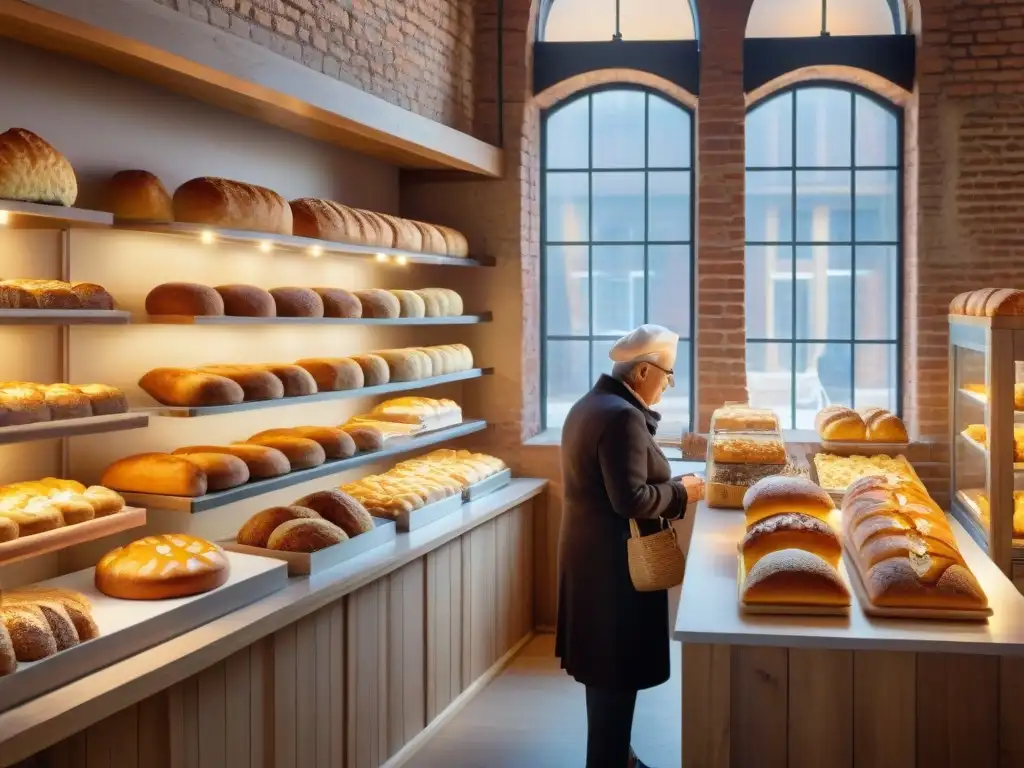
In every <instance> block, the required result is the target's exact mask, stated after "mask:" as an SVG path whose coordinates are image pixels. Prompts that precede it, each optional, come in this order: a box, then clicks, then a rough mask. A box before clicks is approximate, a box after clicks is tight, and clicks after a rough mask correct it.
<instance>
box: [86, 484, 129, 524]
mask: <svg viewBox="0 0 1024 768" xmlns="http://www.w3.org/2000/svg"><path fill="white" fill-rule="evenodd" d="M82 496H83V497H85V499H86V501H88V502H89V503H90V504H91V505H92V509H93V512H95V513H96V517H106V516H107V515H115V514H117V513H118V512H120V511H121V510H122V509H124V499H123V498H122V497H121V494H119V493H117V492H116V491H112V490H110V489H109V488H104V487H103V486H102V485H90V486H89V487H88V488H86V489H85V490H84V491H82Z"/></svg>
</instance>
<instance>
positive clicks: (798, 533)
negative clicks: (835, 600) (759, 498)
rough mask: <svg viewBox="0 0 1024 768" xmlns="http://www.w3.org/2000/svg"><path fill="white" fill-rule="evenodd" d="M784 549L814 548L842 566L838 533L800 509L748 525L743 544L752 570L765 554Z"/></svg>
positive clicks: (821, 555) (742, 548) (745, 561)
mask: <svg viewBox="0 0 1024 768" xmlns="http://www.w3.org/2000/svg"><path fill="white" fill-rule="evenodd" d="M781 549H802V550H805V551H807V552H811V553H812V554H815V555H817V556H818V557H820V558H821V559H822V560H824V561H825V562H826V563H828V564H829V565H831V566H832V567H833V568H838V567H839V559H840V557H841V556H842V554H843V548H842V545H841V544H840V543H839V537H838V536H837V535H836V532H835V531H834V530H832V527H831V526H830V525H829V524H828V523H826V522H824V521H823V520H821V519H819V518H817V517H812V516H811V515H805V514H803V513H800V512H783V513H781V514H778V515H772V516H771V517H766V518H763V519H761V520H759V521H758V522H756V523H754V524H753V525H751V526H750V527H749V528H748V529H747V533H746V535H745V536H744V537H743V541H742V542H741V544H740V551H741V552H742V553H743V565H744V568H745V569H746V570H747V571H748V572H749V571H750V569H751V568H753V567H754V564H755V563H757V561H758V560H760V559H761V558H762V557H764V556H765V555H767V554H769V553H771V552H776V551H778V550H781Z"/></svg>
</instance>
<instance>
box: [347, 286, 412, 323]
mask: <svg viewBox="0 0 1024 768" xmlns="http://www.w3.org/2000/svg"><path fill="white" fill-rule="evenodd" d="M354 293H355V296H356V298H357V299H359V302H360V303H361V304H362V306H363V315H362V316H363V317H372V318H376V319H394V318H396V317H400V316H401V313H402V303H401V302H400V301H399V300H398V297H396V296H395V295H394V294H392V293H390V292H388V291H384V290H381V289H380V288H369V289H367V290H364V291H355V292H354Z"/></svg>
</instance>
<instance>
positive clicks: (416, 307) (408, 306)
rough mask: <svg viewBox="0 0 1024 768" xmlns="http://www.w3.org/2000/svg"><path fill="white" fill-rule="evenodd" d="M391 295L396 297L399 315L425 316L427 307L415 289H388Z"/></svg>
mask: <svg viewBox="0 0 1024 768" xmlns="http://www.w3.org/2000/svg"><path fill="white" fill-rule="evenodd" d="M389 293H391V295H392V296H394V297H395V298H396V299H398V305H399V307H398V316H399V317H425V316H426V312H427V308H426V305H425V304H424V303H423V299H422V297H420V296H419V295H418V294H417V293H416V292H415V291H400V290H396V291H389Z"/></svg>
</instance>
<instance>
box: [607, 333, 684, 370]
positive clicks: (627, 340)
mask: <svg viewBox="0 0 1024 768" xmlns="http://www.w3.org/2000/svg"><path fill="white" fill-rule="evenodd" d="M678 346H679V334H678V333H672V331H670V330H669V329H668V328H662V327H661V326H660V325H641V326H640V327H639V328H637V329H636V330H635V331H633V332H632V333H629V334H627V335H626V336H623V337H622V338H621V339H619V340H618V341H617V342H615V346H613V347H612V349H611V352H609V353H608V357H610V358H611V359H612V361H613V362H616V363H654V364H655V365H657V366H659V367H661V368H664V369H665V370H672V368H673V367H674V366H675V364H676V349H677V348H678Z"/></svg>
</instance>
